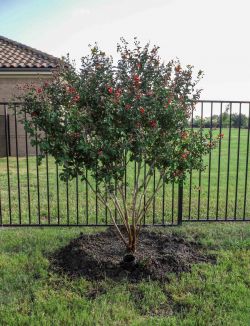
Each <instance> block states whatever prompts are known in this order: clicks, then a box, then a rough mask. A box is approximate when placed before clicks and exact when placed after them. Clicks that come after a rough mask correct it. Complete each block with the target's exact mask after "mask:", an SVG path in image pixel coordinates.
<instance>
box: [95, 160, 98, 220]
mask: <svg viewBox="0 0 250 326" xmlns="http://www.w3.org/2000/svg"><path fill="white" fill-rule="evenodd" d="M95 173H96V175H97V164H96V168H95ZM95 193H96V195H95V224H96V225H97V224H98V196H97V193H98V183H97V181H95Z"/></svg>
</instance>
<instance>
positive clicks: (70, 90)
mask: <svg viewBox="0 0 250 326" xmlns="http://www.w3.org/2000/svg"><path fill="white" fill-rule="evenodd" d="M65 88H66V91H67V93H69V94H75V93H76V89H75V88H74V87H72V86H68V85H66V86H65Z"/></svg>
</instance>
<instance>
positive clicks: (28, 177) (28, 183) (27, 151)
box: [24, 112, 31, 224]
mask: <svg viewBox="0 0 250 326" xmlns="http://www.w3.org/2000/svg"><path fill="white" fill-rule="evenodd" d="M24 119H25V122H26V121H27V114H26V112H25V114H24ZM25 154H26V173H27V193H28V213H29V224H31V211H30V174H29V150H28V135H27V131H26V130H25Z"/></svg>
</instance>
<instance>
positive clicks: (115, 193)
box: [115, 180, 117, 222]
mask: <svg viewBox="0 0 250 326" xmlns="http://www.w3.org/2000/svg"><path fill="white" fill-rule="evenodd" d="M115 196H116V197H117V181H116V180H115ZM115 221H116V222H117V208H116V206H115Z"/></svg>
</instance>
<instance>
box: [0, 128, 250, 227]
mask: <svg viewBox="0 0 250 326" xmlns="http://www.w3.org/2000/svg"><path fill="white" fill-rule="evenodd" d="M207 131H208V129H206V130H204V132H207ZM213 132H214V133H215V134H218V133H219V131H218V129H217V130H215V131H213ZM222 132H223V133H224V135H225V136H224V139H223V140H222V142H221V158H220V170H219V167H218V160H219V148H217V149H216V150H214V151H213V152H212V154H211V159H210V160H209V156H207V157H206V158H205V160H206V163H207V165H208V167H207V169H206V171H204V172H202V173H201V178H200V175H199V172H198V171H194V172H193V173H192V178H191V179H190V178H188V179H187V181H186V182H185V185H184V202H183V217H184V219H188V218H190V219H198V218H200V219H206V218H209V219H216V217H217V218H219V219H220V218H222V219H224V218H225V216H226V215H227V216H226V217H228V218H237V219H243V218H244V217H245V218H250V199H249V197H250V196H249V194H250V181H248V184H247V187H246V159H247V157H246V155H247V137H248V130H246V129H242V130H241V131H240V148H239V156H238V133H239V130H238V129H231V143H230V164H229V174H228V139H229V130H228V129H225V130H222ZM238 157H239V160H238ZM209 161H210V165H209ZM17 164H18V165H19V169H18V168H17ZM9 171H10V194H11V196H10V201H11V203H10V204H11V222H12V223H20V222H21V223H22V224H26V223H29V222H30V223H33V224H37V223H39V218H40V223H41V224H48V223H51V224H53V223H58V222H59V223H60V224H67V223H69V224H75V223H76V222H77V221H78V223H79V224H95V223H97V224H105V223H106V222H108V223H109V217H108V214H107V212H106V211H105V208H104V207H103V206H102V204H101V203H99V202H98V201H97V200H96V197H95V195H94V193H92V192H91V189H89V188H88V187H86V184H85V183H84V182H80V180H78V182H76V180H73V181H71V182H69V183H68V185H67V184H65V183H64V182H62V181H60V180H59V182H58V183H57V170H56V165H55V164H54V160H53V158H51V157H49V159H48V174H47V170H46V160H45V159H44V161H43V163H42V165H41V166H39V168H38V175H39V179H38V180H39V194H38V188H37V186H38V183H37V166H36V157H29V158H28V172H27V160H26V158H19V160H18V163H17V159H16V158H15V157H10V158H9ZM248 171H249V173H248V178H249V175H250V160H249V161H248ZM59 173H60V169H59ZM18 174H19V175H18ZM209 174H210V184H209V182H208V180H209ZM237 174H238V181H237ZM18 178H19V179H20V188H18ZM133 178H134V163H131V164H130V166H129V167H128V171H127V181H128V183H129V184H130V185H131V184H133ZM199 178H200V179H199ZM218 178H219V184H218ZM155 179H156V182H157V173H156V177H155ZM190 180H191V184H190ZM199 181H200V182H199ZM28 182H29V191H28ZM93 185H94V181H93ZM94 186H95V185H94ZM153 186H154V178H152V182H151V183H150V187H149V191H148V193H147V196H148V195H149V194H150V192H152V189H153ZM177 188H178V186H177V185H174V186H172V185H166V187H165V189H164V190H161V192H160V193H159V194H158V195H157V197H156V199H155V201H154V202H153V203H152V205H151V207H150V210H149V211H148V214H147V216H146V223H148V224H150V223H153V222H154V223H156V224H158V223H162V222H163V220H164V222H165V223H171V222H172V221H175V220H176V216H177V200H178V198H177V190H178V189H177ZM245 190H247V191H245ZM127 191H128V194H129V193H130V187H129V186H128V189H127ZM227 191H228V193H227ZM38 195H39V198H38ZM0 196H1V210H2V222H3V223H5V224H8V223H9V221H10V211H9V194H8V177H7V164H6V158H2V159H0ZM199 199H200V202H199ZM245 199H246V201H245ZM38 200H39V201H40V202H39V201H38ZM235 203H236V204H235ZM39 207H40V214H39ZM20 213H21V214H20ZM244 214H245V216H244ZM39 215H40V216H39Z"/></svg>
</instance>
